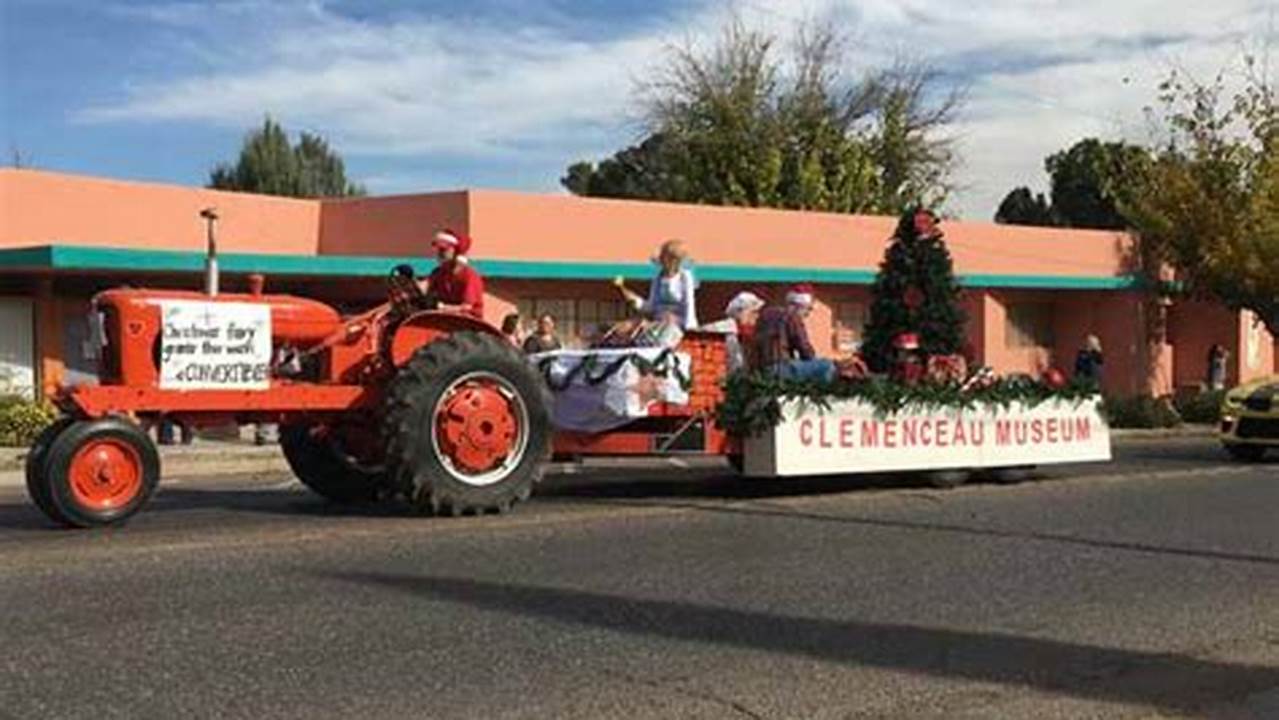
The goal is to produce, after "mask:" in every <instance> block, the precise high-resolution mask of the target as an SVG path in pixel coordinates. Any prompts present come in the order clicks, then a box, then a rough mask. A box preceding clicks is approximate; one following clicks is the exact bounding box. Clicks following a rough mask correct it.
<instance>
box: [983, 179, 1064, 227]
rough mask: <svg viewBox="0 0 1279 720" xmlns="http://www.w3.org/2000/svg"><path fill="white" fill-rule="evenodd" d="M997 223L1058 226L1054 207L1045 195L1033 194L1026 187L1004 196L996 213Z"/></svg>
mask: <svg viewBox="0 0 1279 720" xmlns="http://www.w3.org/2000/svg"><path fill="white" fill-rule="evenodd" d="M995 222H997V223H1000V224H1003V225H1039V226H1048V225H1056V224H1058V223H1057V218H1056V217H1054V216H1053V210H1052V207H1051V206H1050V205H1049V204H1048V201H1047V200H1046V199H1044V194H1043V193H1032V192H1031V191H1030V188H1028V187H1025V186H1024V185H1023V186H1022V187H1019V188H1015V189H1013V190H1011V191H1009V193H1008V194H1007V195H1005V196H1004V199H1003V201H1002V202H1000V203H999V209H998V210H996V211H995Z"/></svg>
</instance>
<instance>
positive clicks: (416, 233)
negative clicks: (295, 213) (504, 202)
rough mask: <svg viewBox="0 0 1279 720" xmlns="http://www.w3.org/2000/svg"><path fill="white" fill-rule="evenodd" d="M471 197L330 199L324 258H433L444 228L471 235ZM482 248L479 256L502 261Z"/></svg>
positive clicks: (322, 229)
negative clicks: (434, 244) (435, 240)
mask: <svg viewBox="0 0 1279 720" xmlns="http://www.w3.org/2000/svg"><path fill="white" fill-rule="evenodd" d="M468 195H469V193H466V192H448V193H433V194H430V195H394V196H390V197H378V198H359V199H344V200H326V201H325V202H324V207H323V209H322V210H321V213H320V226H319V244H318V247H319V253H320V254H321V255H391V256H415V255H431V254H432V253H431V246H430V241H431V238H432V237H434V236H435V233H436V231H437V230H439V229H441V228H451V229H453V230H455V231H457V232H462V233H471V226H470V213H469V210H468V204H467V198H468ZM493 250H494V247H493V246H492V244H491V243H480V244H479V245H478V246H477V247H476V248H475V251H474V252H472V253H471V254H472V255H473V256H475V257H499V255H495V254H494V253H493Z"/></svg>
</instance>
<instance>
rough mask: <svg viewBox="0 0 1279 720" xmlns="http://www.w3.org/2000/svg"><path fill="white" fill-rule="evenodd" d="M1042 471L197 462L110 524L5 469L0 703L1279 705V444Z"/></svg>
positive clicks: (156, 707)
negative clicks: (1271, 449) (937, 476)
mask: <svg viewBox="0 0 1279 720" xmlns="http://www.w3.org/2000/svg"><path fill="white" fill-rule="evenodd" d="M1045 475H1046V477H1045V478H1044V479H1042V480H1039V481H1036V482H1028V483H1022V484H1019V485H1013V486H1000V485H970V486H968V487H964V488H960V489H958V490H953V491H940V490H932V489H929V488H925V487H919V486H916V485H913V484H912V482H911V480H910V479H908V478H903V477H890V478H872V479H862V480H855V481H854V480H833V481H832V480H826V481H822V482H794V481H789V482H759V481H743V480H738V479H735V478H731V477H728V476H726V474H725V473H724V471H723V470H720V469H717V468H709V469H708V468H702V469H697V468H692V469H685V468H677V467H661V468H648V469H641V468H634V467H624V466H623V467H608V468H596V469H593V470H588V471H586V472H583V473H580V474H575V475H558V476H555V477H553V478H550V479H549V480H548V481H547V483H546V485H545V487H544V488H543V491H542V493H541V494H540V496H539V497H537V498H535V500H534V501H533V502H531V503H529V504H527V505H524V506H522V507H520V508H519V509H518V511H517V512H515V513H514V514H511V515H508V516H503V517H485V518H464V519H456V520H454V519H427V518H417V517H411V516H408V515H406V514H404V512H403V511H402V510H401V509H399V508H388V509H381V510H376V511H364V512H359V513H352V512H348V511H342V510H339V509H335V508H332V507H328V506H326V505H325V504H324V503H323V502H321V501H319V500H317V499H315V498H313V497H311V496H309V495H308V494H306V493H305V492H304V491H302V490H301V489H300V488H299V487H298V486H296V485H295V484H293V483H290V482H289V481H288V478H287V477H285V476H280V475H265V476H243V475H242V476H234V477H221V478H205V479H201V478H182V479H180V480H179V481H177V482H175V483H170V484H168V485H167V486H165V487H164V489H163V490H162V492H161V494H160V495H159V496H158V497H157V498H156V500H155V502H154V503H153V505H152V506H151V507H150V508H149V510H148V511H146V512H144V513H143V514H142V515H140V516H139V517H137V518H136V519H135V520H134V521H133V522H132V523H131V524H130V525H129V526H128V527H125V528H121V529H117V530H111V531H104V532H71V531H58V530H54V529H51V528H50V527H49V526H47V525H46V524H45V522H44V521H43V520H42V518H41V517H40V516H39V515H38V514H37V513H36V511H35V510H33V509H31V508H29V507H28V506H27V504H26V502H25V498H24V497H23V496H22V491H21V490H20V489H19V488H15V487H0V621H2V622H3V625H0V717H12V718H24V719H25V718H44V717H50V718H205V717H209V718H213V717H216V718H308V719H310V718H383V717H385V718H408V717H419V718H454V717H457V718H485V719H487V718H590V719H592V720H594V719H597V718H613V717H620V718H627V719H628V720H637V719H639V718H844V717H859V718H860V717H909V718H928V717H935V718H1032V717H1033V718H1053V717H1060V718H1093V717H1105V718H1109V717H1116V718H1118V717H1142V718H1144V717H1222V718H1246V717H1257V718H1276V717H1279V522H1277V521H1276V510H1277V509H1279V463H1271V464H1263V465H1256V466H1244V465H1236V464H1231V463H1228V462H1226V461H1224V460H1223V459H1222V458H1221V457H1220V456H1219V455H1218V453H1217V452H1216V450H1215V448H1214V447H1213V446H1212V444H1211V442H1209V441H1207V440H1161V441H1143V442H1139V443H1129V444H1126V445H1122V446H1120V447H1119V448H1118V457H1117V460H1116V461H1115V462H1113V463H1111V464H1108V465H1100V466H1090V467H1080V468H1064V469H1055V470H1053V471H1051V472H1048V473H1045Z"/></svg>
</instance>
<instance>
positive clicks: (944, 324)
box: [862, 208, 966, 372]
mask: <svg viewBox="0 0 1279 720" xmlns="http://www.w3.org/2000/svg"><path fill="white" fill-rule="evenodd" d="M959 295H960V290H959V284H958V283H957V282H956V281H955V269H954V263H953V261H952V260H951V257H950V251H949V250H948V249H947V248H946V243H945V241H944V239H943V237H942V233H941V229H940V228H939V227H938V226H937V216H936V215H934V214H933V213H932V212H931V211H929V210H926V209H923V208H916V209H912V210H909V211H907V212H906V213H904V214H902V216H901V220H900V221H899V222H898V223H897V232H896V233H895V234H894V236H893V240H892V243H891V244H890V245H889V246H888V249H887V250H886V251H885V253H884V261H883V262H882V263H881V264H880V266H879V274H878V275H877V276H876V277H875V285H874V287H873V288H872V290H871V297H872V300H871V306H870V322H869V323H868V324H867V326H866V340H865V343H864V344H863V345H862V356H863V357H864V358H865V359H866V364H867V365H869V366H870V369H871V370H873V371H875V372H889V371H891V370H892V369H893V367H894V365H895V364H896V363H897V361H898V359H899V358H898V352H897V350H896V347H895V344H899V343H898V342H897V341H898V338H899V337H900V336H903V335H910V334H913V335H914V336H916V337H917V338H918V344H919V353H920V354H921V355H922V356H923V357H924V358H931V357H937V356H953V355H956V354H958V353H959V352H960V350H961V349H962V347H963V344H964V323H965V321H966V318H965V315H964V311H963V309H962V308H961V307H960V304H959Z"/></svg>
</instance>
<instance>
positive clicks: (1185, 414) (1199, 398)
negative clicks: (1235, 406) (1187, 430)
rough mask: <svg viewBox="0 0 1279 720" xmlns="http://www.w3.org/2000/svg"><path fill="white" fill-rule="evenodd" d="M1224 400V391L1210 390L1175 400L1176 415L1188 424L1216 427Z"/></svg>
mask: <svg viewBox="0 0 1279 720" xmlns="http://www.w3.org/2000/svg"><path fill="white" fill-rule="evenodd" d="M1225 398H1226V391H1225V390H1212V391H1208V392H1199V393H1195V394H1192V395H1182V396H1180V397H1178V398H1177V400H1176V401H1175V402H1176V407H1177V414H1179V415H1181V419H1182V420H1185V421H1186V422H1188V423H1200V424H1204V425H1216V424H1217V423H1219V422H1221V403H1222V401H1223V400H1225Z"/></svg>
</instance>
